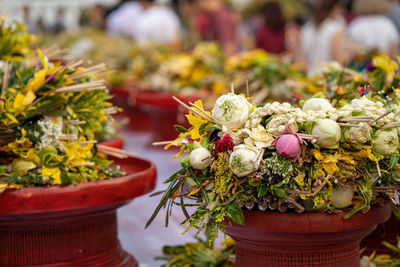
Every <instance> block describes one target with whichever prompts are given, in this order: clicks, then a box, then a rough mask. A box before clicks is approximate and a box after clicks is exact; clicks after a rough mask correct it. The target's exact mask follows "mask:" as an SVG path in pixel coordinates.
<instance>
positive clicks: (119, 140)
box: [100, 138, 124, 149]
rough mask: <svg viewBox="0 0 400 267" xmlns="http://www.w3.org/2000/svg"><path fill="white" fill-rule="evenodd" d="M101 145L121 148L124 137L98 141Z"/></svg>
mask: <svg viewBox="0 0 400 267" xmlns="http://www.w3.org/2000/svg"><path fill="white" fill-rule="evenodd" d="M100 144H101V145H103V146H108V147H112V148H118V149H123V148H124V139H122V138H116V139H113V140H110V141H104V142H101V143H100Z"/></svg>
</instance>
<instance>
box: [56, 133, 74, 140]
mask: <svg viewBox="0 0 400 267" xmlns="http://www.w3.org/2000/svg"><path fill="white" fill-rule="evenodd" d="M58 139H59V140H67V141H68V140H77V139H78V136H77V135H76V134H60V135H59V136H58Z"/></svg>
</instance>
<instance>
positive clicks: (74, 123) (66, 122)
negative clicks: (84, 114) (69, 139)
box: [63, 120, 86, 125]
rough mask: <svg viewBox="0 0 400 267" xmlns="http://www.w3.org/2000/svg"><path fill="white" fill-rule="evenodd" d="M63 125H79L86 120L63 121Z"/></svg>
mask: <svg viewBox="0 0 400 267" xmlns="http://www.w3.org/2000/svg"><path fill="white" fill-rule="evenodd" d="M63 124H64V125H81V124H86V121H80V120H70V121H64V122H63Z"/></svg>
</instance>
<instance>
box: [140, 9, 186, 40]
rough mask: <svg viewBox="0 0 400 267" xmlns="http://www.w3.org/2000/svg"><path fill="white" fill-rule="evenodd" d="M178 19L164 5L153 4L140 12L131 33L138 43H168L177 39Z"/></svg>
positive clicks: (178, 33)
mask: <svg viewBox="0 0 400 267" xmlns="http://www.w3.org/2000/svg"><path fill="white" fill-rule="evenodd" d="M180 30H181V27H180V21H179V18H178V16H177V15H176V14H175V13H174V12H173V11H172V10H171V9H170V8H167V7H164V6H154V7H151V8H149V9H146V10H143V12H141V14H140V16H139V18H138V20H137V22H136V25H135V30H134V33H133V37H134V39H135V41H136V42H137V43H139V44H147V43H157V44H170V43H173V42H175V41H177V40H178V39H179V35H180Z"/></svg>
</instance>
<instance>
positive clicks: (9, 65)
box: [1, 61, 12, 95]
mask: <svg viewBox="0 0 400 267" xmlns="http://www.w3.org/2000/svg"><path fill="white" fill-rule="evenodd" d="M11 68H12V63H10V62H8V61H6V63H5V67H4V75H3V84H2V86H1V95H3V94H4V93H5V91H6V90H7V87H8V81H9V79H10V71H11Z"/></svg>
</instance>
